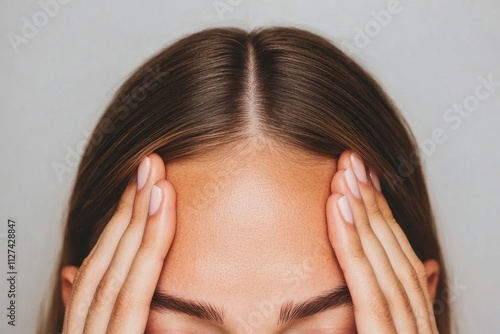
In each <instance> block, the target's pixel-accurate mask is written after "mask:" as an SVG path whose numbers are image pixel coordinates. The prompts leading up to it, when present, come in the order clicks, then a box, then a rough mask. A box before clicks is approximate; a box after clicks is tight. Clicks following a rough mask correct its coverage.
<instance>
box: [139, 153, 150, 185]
mask: <svg viewBox="0 0 500 334" xmlns="http://www.w3.org/2000/svg"><path fill="white" fill-rule="evenodd" d="M150 167H151V160H150V159H149V158H148V157H146V158H144V160H142V162H141V164H140V165H139V168H138V169H137V190H139V189H141V188H142V187H144V185H145V184H146V181H147V180H148V176H149V169H150Z"/></svg>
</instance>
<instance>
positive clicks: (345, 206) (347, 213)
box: [338, 196, 353, 224]
mask: <svg viewBox="0 0 500 334" xmlns="http://www.w3.org/2000/svg"><path fill="white" fill-rule="evenodd" d="M338 203H339V209H340V213H341V214H342V217H344V220H345V221H346V222H348V223H351V224H352V222H353V219H352V212H351V207H350V206H349V202H348V201H347V198H346V197H345V196H342V197H341V198H340V199H339V201H338Z"/></svg>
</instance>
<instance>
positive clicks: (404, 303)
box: [391, 281, 412, 314]
mask: <svg viewBox="0 0 500 334" xmlns="http://www.w3.org/2000/svg"><path fill="white" fill-rule="evenodd" d="M391 294H392V296H391V297H392V300H394V301H395V302H394V306H395V307H396V308H397V309H398V310H400V311H403V312H405V313H406V314H410V313H412V307H411V302H410V299H409V298H408V294H407V293H406V290H405V288H404V287H403V285H402V284H401V282H399V281H398V282H397V283H396V284H395V286H394V289H392V290H391Z"/></svg>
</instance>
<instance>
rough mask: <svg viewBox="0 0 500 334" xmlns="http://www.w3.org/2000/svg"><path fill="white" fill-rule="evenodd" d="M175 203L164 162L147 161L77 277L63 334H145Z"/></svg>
mask: <svg viewBox="0 0 500 334" xmlns="http://www.w3.org/2000/svg"><path fill="white" fill-rule="evenodd" d="M103 191H105V189H103ZM175 200H176V198H175V190H174V188H173V186H172V184H170V183H169V182H168V181H167V180H165V165H164V163H163V160H162V159H161V158H160V157H159V156H158V155H157V154H154V153H153V154H150V155H148V157H146V158H145V159H144V160H143V161H142V162H141V164H140V165H139V168H138V173H137V177H132V179H131V181H130V182H129V184H128V186H127V188H126V189H125V191H124V193H123V195H122V197H121V199H120V202H119V204H118V208H117V210H116V212H115V214H114V215H113V217H112V218H111V220H110V221H109V223H108V224H107V226H106V228H105V229H104V231H103V232H102V234H101V236H100V238H99V240H98V241H97V243H96V245H95V246H94V248H93V249H92V251H91V252H90V254H89V255H88V256H87V257H86V258H85V260H84V261H83V263H82V265H81V266H80V268H79V270H78V272H77V274H76V276H75V279H74V281H73V288H72V290H71V294H70V296H69V300H68V303H67V306H66V312H65V317H64V325H63V333H65V334H66V333H135V334H138V333H144V329H145V328H146V324H147V320H148V316H149V308H150V303H151V299H152V297H153V293H154V290H155V288H156V285H157V282H158V278H159V276H160V273H161V270H162V268H163V262H164V259H165V257H166V255H167V252H168V250H169V248H170V245H171V244H172V240H173V238H174V233H175V224H176V208H175Z"/></svg>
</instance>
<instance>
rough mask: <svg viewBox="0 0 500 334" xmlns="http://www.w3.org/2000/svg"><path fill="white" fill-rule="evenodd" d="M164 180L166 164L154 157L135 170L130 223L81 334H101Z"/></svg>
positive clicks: (100, 284) (103, 278) (151, 156)
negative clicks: (153, 197) (152, 200)
mask: <svg viewBox="0 0 500 334" xmlns="http://www.w3.org/2000/svg"><path fill="white" fill-rule="evenodd" d="M164 178H165V164H164V163H163V160H162V159H161V158H160V157H159V156H158V155H157V154H154V153H153V154H150V155H148V156H147V157H146V158H144V159H143V161H142V162H141V164H140V165H139V168H138V171H137V193H136V195H135V198H134V204H133V211H132V214H131V218H130V222H129V224H128V226H127V228H126V229H125V232H124V233H123V236H122V237H121V239H120V241H119V243H118V246H117V248H116V252H115V254H114V255H113V258H112V260H111V262H110V264H109V266H108V268H107V269H106V272H105V273H104V275H103V277H102V279H101V281H100V282H99V284H98V285H97V288H96V291H95V294H94V295H93V297H94V298H93V300H92V303H91V305H90V309H89V312H88V315H87V319H86V322H85V328H84V333H104V332H106V328H107V326H108V323H109V320H110V317H111V312H112V311H113V307H114V304H115V301H116V296H117V295H118V292H119V291H120V289H121V287H122V285H123V282H124V281H125V277H126V276H127V273H128V271H129V269H130V265H131V264H132V261H133V259H134V257H135V255H136V253H137V250H138V249H139V245H140V243H141V240H142V236H143V233H144V228H145V223H146V219H147V216H148V210H149V200H150V194H151V189H152V187H153V185H154V184H155V183H156V182H157V181H158V180H160V179H164Z"/></svg>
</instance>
